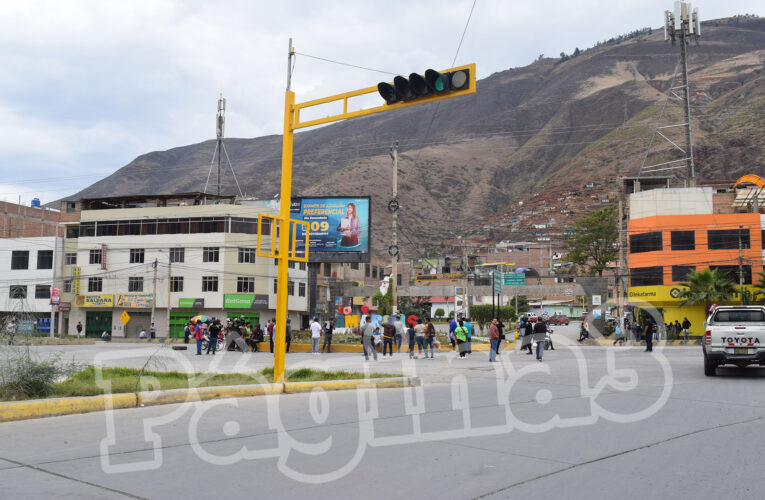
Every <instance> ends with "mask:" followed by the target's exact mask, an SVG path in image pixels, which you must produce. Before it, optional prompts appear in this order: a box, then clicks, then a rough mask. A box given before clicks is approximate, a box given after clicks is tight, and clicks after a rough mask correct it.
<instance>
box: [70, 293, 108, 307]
mask: <svg viewBox="0 0 765 500" xmlns="http://www.w3.org/2000/svg"><path fill="white" fill-rule="evenodd" d="M74 305H75V306H76V307H114V295H77V296H75V298H74Z"/></svg>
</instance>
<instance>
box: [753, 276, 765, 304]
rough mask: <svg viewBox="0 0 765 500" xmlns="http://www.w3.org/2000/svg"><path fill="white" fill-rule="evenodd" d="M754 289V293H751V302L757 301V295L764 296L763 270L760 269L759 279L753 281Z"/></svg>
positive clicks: (764, 278)
mask: <svg viewBox="0 0 765 500" xmlns="http://www.w3.org/2000/svg"><path fill="white" fill-rule="evenodd" d="M754 290H755V291H754V294H753V295H754V297H753V299H754V300H753V302H757V300H758V299H757V296H758V295H760V296H765V272H763V271H760V281H758V282H757V283H755V285H754Z"/></svg>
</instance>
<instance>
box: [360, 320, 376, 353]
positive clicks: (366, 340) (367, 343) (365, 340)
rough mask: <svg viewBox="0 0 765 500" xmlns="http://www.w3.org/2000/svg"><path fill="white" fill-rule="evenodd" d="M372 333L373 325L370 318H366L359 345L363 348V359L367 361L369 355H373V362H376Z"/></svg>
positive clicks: (373, 330)
mask: <svg viewBox="0 0 765 500" xmlns="http://www.w3.org/2000/svg"><path fill="white" fill-rule="evenodd" d="M374 332H375V325H374V324H373V323H372V316H367V318H366V323H364V329H363V330H362V331H361V343H362V345H363V346H364V358H365V359H366V360H367V361H369V353H370V352H371V353H372V354H373V355H374V358H375V361H377V351H376V350H375V346H374V339H373V337H374Z"/></svg>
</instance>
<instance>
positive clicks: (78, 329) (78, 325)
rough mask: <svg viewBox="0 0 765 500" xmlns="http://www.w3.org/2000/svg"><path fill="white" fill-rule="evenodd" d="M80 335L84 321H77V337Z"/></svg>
mask: <svg viewBox="0 0 765 500" xmlns="http://www.w3.org/2000/svg"><path fill="white" fill-rule="evenodd" d="M80 335H82V322H81V321H78V322H77V338H80Z"/></svg>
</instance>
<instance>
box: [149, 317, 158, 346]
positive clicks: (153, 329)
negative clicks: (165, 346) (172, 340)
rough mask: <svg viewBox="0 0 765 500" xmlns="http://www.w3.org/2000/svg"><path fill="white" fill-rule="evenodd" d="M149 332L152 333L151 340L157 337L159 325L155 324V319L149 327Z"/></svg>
mask: <svg viewBox="0 0 765 500" xmlns="http://www.w3.org/2000/svg"><path fill="white" fill-rule="evenodd" d="M149 334H150V335H151V338H150V339H149V342H151V341H152V340H154V339H155V338H157V327H156V326H155V325H154V322H153V321H152V322H151V326H150V327H149Z"/></svg>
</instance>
